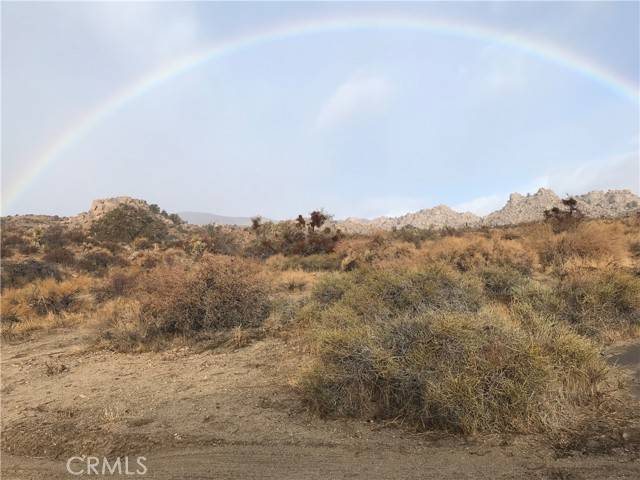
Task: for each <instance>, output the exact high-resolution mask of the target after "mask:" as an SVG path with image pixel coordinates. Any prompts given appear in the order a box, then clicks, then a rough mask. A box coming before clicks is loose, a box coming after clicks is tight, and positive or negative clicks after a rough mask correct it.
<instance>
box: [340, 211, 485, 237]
mask: <svg viewBox="0 0 640 480" xmlns="http://www.w3.org/2000/svg"><path fill="white" fill-rule="evenodd" d="M481 220H482V219H481V217H479V216H477V215H474V214H473V213H470V212H464V213H459V212H456V211H455V210H452V209H451V208H449V207H447V206H446V205H438V206H437V207H433V208H425V209H423V210H420V211H418V212H414V213H408V214H406V215H402V216H401V217H379V218H375V219H373V220H365V219H358V218H348V219H346V220H343V221H342V222H338V224H337V227H338V228H340V229H341V230H343V231H345V232H349V233H368V232H371V231H374V230H392V229H393V228H402V227H405V226H413V227H416V228H432V229H436V230H437V229H442V228H445V227H451V228H462V227H475V226H478V225H479V224H480V221H481Z"/></svg>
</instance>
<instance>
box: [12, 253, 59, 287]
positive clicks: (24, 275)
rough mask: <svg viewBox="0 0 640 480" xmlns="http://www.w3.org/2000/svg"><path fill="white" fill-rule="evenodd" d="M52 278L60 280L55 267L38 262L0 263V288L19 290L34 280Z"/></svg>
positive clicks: (30, 260) (31, 260)
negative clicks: (0, 283) (0, 272)
mask: <svg viewBox="0 0 640 480" xmlns="http://www.w3.org/2000/svg"><path fill="white" fill-rule="evenodd" d="M43 278H53V279H55V280H60V279H61V278H62V274H61V273H60V271H59V270H58V267H56V266H55V265H49V264H47V263H44V262H40V261H38V260H33V259H29V260H25V261H23V262H2V288H3V289H4V288H19V287H22V286H24V285H26V284H28V283H30V282H33V281H35V280H39V279H43Z"/></svg>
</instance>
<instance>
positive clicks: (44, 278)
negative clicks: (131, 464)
mask: <svg viewBox="0 0 640 480" xmlns="http://www.w3.org/2000/svg"><path fill="white" fill-rule="evenodd" d="M638 215H639V210H638V197H636V196H634V195H633V194H632V193H630V192H627V191H610V192H592V193H589V194H586V195H583V196H581V197H578V198H576V199H571V198H570V199H563V200H561V199H560V198H559V197H557V196H555V194H553V192H550V191H545V190H541V191H539V192H538V193H536V194H533V195H528V196H520V195H517V194H514V195H512V196H511V199H510V200H509V202H508V203H507V205H505V207H504V208H503V209H501V210H500V211H498V212H496V213H493V214H490V215H488V216H486V217H485V218H472V220H473V222H469V223H468V224H467V223H465V224H462V223H461V222H462V220H465V221H466V220H468V219H469V218H471V217H470V215H469V214H458V213H456V212H454V211H453V210H450V209H448V208H447V207H438V208H436V209H431V210H423V211H421V212H417V213H415V214H410V215H407V216H406V217H403V218H400V219H389V218H386V219H381V220H379V221H369V222H366V223H363V222H359V221H356V220H352V219H349V220H346V221H337V220H334V219H332V218H331V217H330V216H329V215H327V214H326V213H325V212H322V211H315V212H312V213H311V214H309V215H302V214H301V215H300V216H299V217H298V218H297V219H294V220H291V221H281V222H270V221H265V220H261V219H260V218H259V217H255V218H254V219H252V225H251V226H248V227H242V226H230V225H213V224H212V225H208V226H196V225H192V224H186V223H183V221H182V220H181V219H180V218H179V216H178V215H170V214H168V213H166V212H164V211H163V210H161V209H160V207H158V206H156V205H152V204H148V203H147V202H145V201H143V200H137V199H133V198H129V197H118V198H113V199H106V200H96V201H95V202H93V204H92V206H91V208H90V210H89V211H88V212H86V213H82V214H80V215H77V216H74V217H50V216H49V217H48V216H34V215H27V216H8V217H3V218H2V476H3V478H16V479H18V478H19V479H23V478H69V472H68V471H67V468H66V463H65V462H66V461H67V459H68V458H69V457H71V456H73V455H78V452H81V453H82V454H85V455H95V456H97V457H99V458H107V459H112V458H118V457H123V456H129V457H131V456H133V455H143V456H144V457H145V459H146V462H147V463H146V467H147V468H148V473H147V475H148V476H150V477H151V478H185V477H188V478H351V477H361V478H434V479H435V478H451V479H454V478H455V479H459V478H474V479H478V478H487V479H488V478H492V479H493V478H532V479H554V480H555V479H603V478H611V479H614V478H615V479H618V478H620V479H622V478H636V477H637V476H638V475H640V461H639V459H640V418H639V417H638V413H639V412H640V409H638V402H639V401H640V362H639V358H638V357H639V354H640V343H639V340H638V338H639V334H640V276H639V272H640V223H639V222H640V217H639V216H638ZM449 222H451V226H449ZM414 223H416V224H417V226H416V225H414Z"/></svg>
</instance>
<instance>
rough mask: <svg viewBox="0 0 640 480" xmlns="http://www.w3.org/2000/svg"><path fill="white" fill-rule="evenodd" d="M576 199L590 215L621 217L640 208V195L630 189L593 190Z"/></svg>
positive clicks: (582, 209)
mask: <svg viewBox="0 0 640 480" xmlns="http://www.w3.org/2000/svg"><path fill="white" fill-rule="evenodd" d="M575 199H576V200H577V201H578V208H579V209H580V211H581V212H582V213H584V214H585V215H587V216H588V217H619V216H621V215H628V214H629V213H633V212H635V211H638V210H639V209H640V197H638V196H637V195H634V194H633V193H632V192H630V191H629V190H608V191H606V192H602V191H593V192H589V193H586V194H584V195H578V196H576V197H575Z"/></svg>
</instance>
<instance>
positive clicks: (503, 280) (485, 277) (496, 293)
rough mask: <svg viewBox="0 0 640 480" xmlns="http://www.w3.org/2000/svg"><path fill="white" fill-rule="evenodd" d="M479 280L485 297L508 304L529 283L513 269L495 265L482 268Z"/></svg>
mask: <svg viewBox="0 0 640 480" xmlns="http://www.w3.org/2000/svg"><path fill="white" fill-rule="evenodd" d="M480 278H481V279H482V282H483V283H484V288H485V292H486V293H487V296H488V297H489V298H492V299H495V300H499V301H501V302H510V301H511V300H512V299H513V297H514V296H515V295H516V294H517V292H518V290H519V289H520V288H522V287H523V286H524V285H526V284H527V283H528V281H529V279H528V278H527V277H526V276H525V275H523V274H522V273H521V272H520V271H518V270H516V269H515V268H513V267H509V266H496V265H490V266H487V267H484V268H483V269H482V270H481V271H480Z"/></svg>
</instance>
